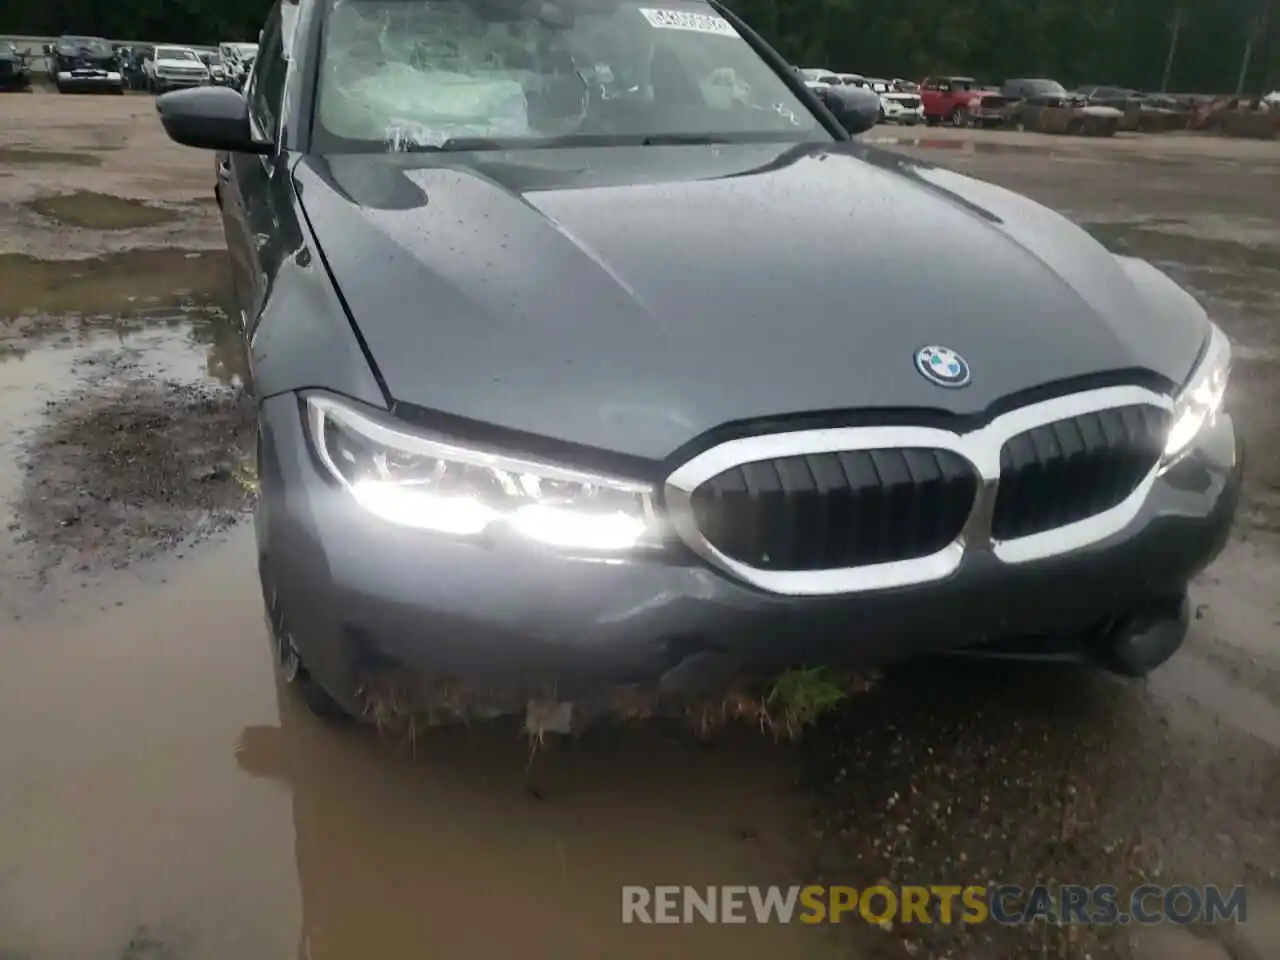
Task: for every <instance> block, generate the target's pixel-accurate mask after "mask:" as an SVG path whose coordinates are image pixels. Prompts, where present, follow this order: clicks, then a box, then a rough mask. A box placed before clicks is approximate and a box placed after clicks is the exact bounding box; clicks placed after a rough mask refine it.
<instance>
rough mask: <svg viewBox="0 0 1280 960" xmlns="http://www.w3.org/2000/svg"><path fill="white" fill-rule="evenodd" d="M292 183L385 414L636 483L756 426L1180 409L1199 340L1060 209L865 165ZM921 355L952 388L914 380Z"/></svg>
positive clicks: (640, 166)
mask: <svg viewBox="0 0 1280 960" xmlns="http://www.w3.org/2000/svg"><path fill="white" fill-rule="evenodd" d="M294 182H295V184H296V186H297V189H298V191H299V196H300V200H301V203H302V207H303V209H304V212H305V215H306V216H307V219H308V220H309V222H310V224H311V226H312V229H313V230H314V233H315V236H316V238H317V241H318V244H319V247H320V249H321V252H322V255H323V257H324V259H325V262H326V263H327V266H328V268H329V270H330V273H331V275H332V277H333V278H334V280H335V282H336V284H337V285H338V287H339V288H340V290H341V292H342V295H343V297H344V299H345V301H346V303H347V305H348V307H349V309H350V310H351V312H352V314H353V317H354V319H355V322H356V324H357V326H358V327H359V329H360V332H361V334H362V336H363V338H364V340H365V342H366V344H367V346H368V348H369V350H370V352H371V354H372V356H373V358H374V361H375V363H376V364H377V366H378V368H379V371H380V373H381V375H382V377H383V379H384V381H385V383H386V386H387V389H388V391H389V392H390V394H391V395H392V396H393V397H394V398H395V399H396V400H397V401H399V402H402V403H406V404H411V405H414V406H417V407H422V408H427V409H429V410H431V411H436V412H440V413H444V414H452V415H455V416H458V417H464V418H468V419H471V420H476V421H482V422H485V423H487V424H491V425H494V426H498V427H504V428H508V429H510V430H515V431H522V432H527V433H531V434H537V435H540V436H544V437H547V438H552V439H556V440H561V441H567V442H571V443H576V444H583V445H587V446H592V447H597V448H601V449H608V450H612V451H615V452H618V453H625V454H630V455H634V456H638V457H646V458H651V459H661V458H663V457H665V456H667V455H668V454H670V453H671V452H672V451H673V450H675V449H676V448H677V447H679V446H681V445H682V444H684V443H686V442H688V441H690V440H691V439H692V438H695V437H697V436H698V435H700V434H702V433H704V432H705V431H708V430H710V429H712V428H714V427H717V426H720V425H724V424H727V423H730V422H733V421H742V420H750V419H755V418H773V417H779V416H783V415H788V414H799V413H806V412H816V411H824V412H835V411H850V410H868V409H882V410H888V409H898V410H900V409H903V408H910V409H913V410H916V411H935V412H943V413H950V414H960V415H980V414H983V413H984V412H986V411H989V410H990V408H992V407H993V405H996V404H998V403H1000V402H1002V401H1003V402H1006V403H1007V402H1010V399H1011V396H1012V395H1014V394H1019V393H1024V392H1025V391H1029V390H1033V389H1036V388H1042V387H1044V386H1045V385H1055V384H1056V385H1058V388H1059V389H1068V388H1069V387H1070V386H1071V383H1070V382H1071V381H1075V383H1076V384H1079V383H1080V382H1081V381H1080V380H1079V378H1082V377H1089V376H1092V375H1102V376H1104V377H1105V376H1106V375H1119V376H1124V377H1133V376H1136V377H1139V378H1146V379H1149V380H1154V381H1158V382H1160V383H1162V384H1164V383H1168V384H1170V385H1172V384H1173V383H1178V382H1181V381H1182V380H1183V379H1184V378H1185V376H1186V375H1187V374H1188V372H1189V370H1190V367H1191V364H1192V363H1193V361H1194V359H1195V356H1196V354H1197V352H1198V350H1199V348H1200V346H1201V344H1202V342H1203V337H1204V332H1205V329H1204V317H1203V313H1202V312H1199V311H1196V310H1194V309H1191V310H1184V311H1181V312H1174V313H1170V311H1168V310H1163V311H1160V312H1157V311H1156V310H1155V309H1154V308H1153V306H1152V305H1151V304H1150V303H1149V302H1148V301H1147V300H1146V299H1145V298H1144V297H1143V296H1142V295H1141V293H1140V291H1139V289H1138V288H1137V287H1136V286H1135V285H1134V281H1133V280H1131V279H1130V273H1129V272H1128V271H1126V270H1125V269H1124V267H1123V266H1122V264H1121V262H1120V261H1119V260H1117V259H1116V258H1115V257H1113V256H1112V255H1111V254H1110V253H1108V251H1107V250H1106V249H1104V248H1103V247H1102V246H1101V245H1099V244H1098V243H1097V242H1095V241H1094V240H1093V238H1091V237H1090V236H1089V235H1088V234H1086V233H1085V232H1083V231H1082V230H1080V229H1079V228H1077V227H1075V226H1074V225H1072V224H1071V223H1069V222H1068V221H1067V220H1065V219H1064V218H1062V217H1060V216H1058V215H1057V214H1055V213H1053V212H1051V211H1050V210H1048V209H1046V208H1044V207H1041V206H1039V205H1037V204H1035V203H1032V202H1031V201H1029V200H1026V199H1025V198H1022V197H1019V196H1018V195H1016V194H1013V193H1010V192H1009V191H1006V190H1003V189H1001V188H999V187H996V186H993V185H991V184H987V183H983V182H981V181H977V180H973V179H970V178H968V177H964V176H961V175H959V174H956V173H953V172H951V171H948V170H945V169H942V168H938V167H932V166H928V165H926V164H921V163H917V162H915V161H912V160H908V159H906V158H904V157H901V156H898V155H895V154H891V153H887V152H884V151H878V150H874V149H872V148H869V147H867V146H865V145H861V144H857V143H841V144H832V145H830V146H825V147H790V148H788V147H781V146H777V145H741V146H740V145H733V146H724V147H679V146H676V147H634V148H632V147H607V148H605V147H602V148H576V149H571V150H570V149H565V150H558V149H557V150H530V151H523V152H492V153H489V152H485V153H477V154H470V155H465V156H464V155H460V154H412V155H410V154H399V155H395V154H393V155H373V156H370V155H358V156H334V157H329V158H325V157H319V156H312V157H307V158H304V159H303V160H302V161H301V162H299V163H298V164H297V165H296V166H295V168H294ZM930 344H937V345H942V346H946V347H950V348H952V349H954V350H956V351H958V352H959V353H960V354H961V355H963V356H964V357H965V358H966V359H967V360H968V362H969V364H970V367H971V370H972V381H971V382H970V383H969V384H968V385H967V386H966V387H964V388H962V389H944V388H941V387H938V386H936V385H934V384H933V383H931V382H930V381H928V380H926V379H925V378H924V377H923V376H921V375H920V374H919V373H918V372H917V371H916V369H915V366H914V358H915V354H916V351H917V350H919V349H920V348H921V347H922V346H925V345H930ZM1051 389H1052V387H1051Z"/></svg>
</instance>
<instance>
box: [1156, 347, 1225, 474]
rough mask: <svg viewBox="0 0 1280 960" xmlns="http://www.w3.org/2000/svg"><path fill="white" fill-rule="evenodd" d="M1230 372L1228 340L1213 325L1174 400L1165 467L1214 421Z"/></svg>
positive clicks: (1185, 450)
mask: <svg viewBox="0 0 1280 960" xmlns="http://www.w3.org/2000/svg"><path fill="white" fill-rule="evenodd" d="M1230 373H1231V341H1230V340H1228V339H1227V335H1226V334H1225V333H1223V332H1222V331H1221V330H1220V329H1218V327H1217V326H1214V327H1213V329H1212V331H1211V332H1210V334H1209V346H1208V347H1207V348H1206V349H1205V352H1204V355H1203V356H1202V357H1201V358H1200V362H1199V363H1198V364H1196V368H1195V370H1194V371H1193V372H1192V374H1191V378H1190V379H1189V380H1188V381H1187V383H1186V386H1185V387H1183V389H1182V392H1181V393H1180V394H1179V395H1178V397H1177V400H1176V401H1175V403H1174V408H1173V419H1172V421H1171V425H1170V427H1169V435H1168V439H1167V440H1166V441H1165V447H1164V459H1163V465H1164V466H1165V467H1169V466H1171V465H1173V464H1174V463H1175V462H1177V460H1178V459H1179V458H1181V457H1182V456H1183V455H1184V454H1185V453H1186V452H1187V451H1188V450H1189V449H1190V448H1191V444H1192V443H1193V442H1194V441H1195V439H1196V437H1198V436H1199V435H1200V431H1201V430H1203V429H1205V427H1208V426H1212V425H1213V423H1214V422H1215V421H1216V420H1217V418H1218V411H1220V410H1221V409H1222V398H1223V396H1224V395H1225V394H1226V392H1227V378H1228V377H1229V376H1230Z"/></svg>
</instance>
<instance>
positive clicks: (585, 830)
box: [0, 530, 839, 960]
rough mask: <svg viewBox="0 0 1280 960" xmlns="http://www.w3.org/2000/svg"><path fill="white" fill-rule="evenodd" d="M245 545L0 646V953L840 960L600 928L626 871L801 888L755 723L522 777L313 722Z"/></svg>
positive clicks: (463, 748)
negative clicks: (150, 945) (279, 674)
mask: <svg viewBox="0 0 1280 960" xmlns="http://www.w3.org/2000/svg"><path fill="white" fill-rule="evenodd" d="M252 557H253V545H252V536H251V534H250V533H249V531H248V530H240V531H237V532H236V533H235V534H234V535H233V536H231V537H230V538H228V539H226V540H224V541H222V542H219V543H218V544H216V545H213V546H211V547H207V548H206V549H205V550H204V551H203V552H202V553H201V555H200V557H198V558H194V559H190V560H189V561H188V562H187V563H185V564H183V565H180V566H177V567H175V569H174V571H173V573H172V574H171V576H170V577H169V578H168V583H167V584H165V585H164V586H163V587H155V588H148V589H145V590H138V589H133V590H131V591H129V593H128V594H127V595H125V594H122V595H121V597H122V599H124V600H125V601H126V602H124V604H123V605H122V606H116V605H115V604H114V603H113V602H111V601H110V599H109V598H110V596H111V594H105V595H104V597H105V598H106V601H107V602H105V603H103V604H101V605H97V606H95V607H94V612H93V613H92V614H91V615H87V616H86V615H83V613H82V615H81V617H80V618H79V619H76V618H75V617H73V616H70V615H69V616H67V617H62V618H59V619H58V620H57V621H55V622H51V623H49V624H47V625H36V626H30V627H27V628H26V629H25V630H24V631H23V633H22V634H21V635H12V636H10V637H9V638H7V639H8V643H7V646H8V649H7V650H6V660H5V663H6V668H5V670H4V671H2V672H0V729H9V730H16V729H24V730H28V731H32V735H31V736H30V737H22V738H17V739H14V738H6V739H5V741H4V743H3V746H0V809H3V810H4V816H3V817H0V850H4V851H5V853H4V862H5V866H6V870H5V871H4V872H3V873H0V955H4V956H6V957H8V956H11V955H12V956H20V957H23V958H24V960H46V958H48V960H55V958H56V960H81V958H83V960H99V958H103V957H118V956H132V955H131V954H128V953H127V950H126V947H127V944H128V943H129V942H130V940H139V939H148V940H150V941H152V942H154V943H157V944H162V945H164V952H159V953H156V954H155V955H156V956H163V957H166V958H168V957H172V958H175V960H196V958H210V960H214V958H217V960H225V958H227V957H263V958H271V957H276V958H284V957H294V956H306V957H310V958H312V960H359V958H366V957H377V956H410V955H413V954H416V953H419V952H424V951H425V952H428V953H431V954H437V953H438V954H439V955H442V956H447V957H497V956H515V957H530V958H541V957H546V958H548V960H572V958H578V957H583V958H585V957H591V958H600V957H609V958H624V960H625V958H628V957H635V958H638V960H640V958H643V960H652V958H653V957H657V956H661V957H671V958H677V957H690V958H694V957H697V958H706V957H712V956H725V957H728V956H736V957H761V958H766V957H767V958H770V960H778V958H789V957H796V958H825V957H829V956H830V957H834V956H837V955H839V954H838V953H837V952H836V949H835V948H836V946H837V944H836V940H835V937H834V935H833V934H832V932H831V931H830V930H821V929H814V928H807V927H803V926H802V925H792V926H789V927H782V926H757V925H755V924H751V925H750V926H746V927H733V926H720V927H713V926H706V925H703V926H700V927H689V928H683V927H682V928H670V927H667V928H663V927H650V928H635V927H623V926H622V924H621V922H620V903H621V894H620V888H621V886H622V885H624V884H659V883H677V884H713V883H753V882H759V883H789V882H791V881H792V880H799V879H801V878H802V877H803V876H804V874H805V870H806V867H807V866H808V864H807V863H806V862H805V861H804V860H803V859H802V851H803V849H804V847H803V844H802V843H801V842H800V841H801V838H799V837H797V836H796V835H795V833H794V831H795V830H796V825H797V824H798V823H802V822H803V816H802V814H803V809H802V808H801V806H800V802H799V801H798V799H797V798H796V797H795V796H794V795H793V794H791V792H790V790H789V783H788V765H787V763H786V762H785V760H784V758H783V757H780V756H779V754H778V752H777V750H776V749H774V748H773V747H771V746H770V745H768V744H767V743H765V742H764V741H762V740H761V739H760V738H759V737H758V735H757V736H750V735H746V736H744V737H742V738H741V739H738V738H735V737H728V738H726V739H724V740H722V741H721V742H720V743H719V744H718V745H717V746H716V747H715V748H712V749H706V748H700V747H698V746H695V745H694V744H692V743H691V742H689V741H688V740H687V739H682V740H667V739H664V738H663V737H662V736H660V735H658V734H656V733H654V734H647V733H640V732H636V733H629V732H627V733H623V732H618V733H605V734H601V735H599V736H597V737H594V738H591V737H589V738H587V739H584V740H581V741H577V742H574V743H572V744H566V743H562V742H557V743H556V744H555V745H553V746H552V748H551V749H550V750H549V751H548V752H546V753H544V754H541V755H539V756H538V757H537V758H535V761H534V764H533V767H532V770H531V771H530V772H529V774H528V778H529V779H526V772H525V770H526V762H527V757H528V750H527V747H526V745H525V743H524V741H523V740H521V739H519V738H518V737H516V736H510V737H506V736H499V735H496V734H493V733H490V732H481V731H477V732H471V731H467V730H455V731H451V732H444V733H441V734H439V735H435V736H421V737H419V739H418V741H417V744H416V748H415V751H414V755H410V754H409V752H408V751H407V749H397V748H396V747H395V745H392V744H386V743H381V744H380V743H379V742H378V740H377V739H376V736H375V735H374V734H373V733H372V732H370V731H368V730H367V729H358V730H348V731H343V730H335V729H333V728H329V727H326V726H324V725H322V724H321V722H320V721H317V720H315V719H314V718H312V717H311V716H310V715H309V714H307V713H305V712H304V709H303V708H301V707H300V706H299V705H298V704H297V702H296V701H295V699H294V698H293V697H292V696H291V695H289V691H287V690H285V691H282V694H283V695H278V693H277V689H276V686H275V683H274V681H273V674H272V670H271V664H270V658H269V655H268V648H267V640H266V636H265V632H264V627H263V625H262V617H261V612H260V611H261V599H260V595H259V588H258V584H257V582H256V572H255V569H254V565H253V563H252ZM87 605H88V604H84V606H87ZM101 606H105V608H106V609H105V610H101V609H99V607H101ZM33 690H56V691H57V696H56V697H45V696H39V697H34V698H33V697H31V696H30V692H31V691H33ZM620 758H625V762H620ZM530 782H533V783H536V785H537V794H538V796H540V797H541V799H537V798H535V797H534V796H532V795H531V793H530V791H529V790H528V789H527V787H528V784H529V783H530ZM73 784H74V789H72V788H71V787H72V785H73ZM141 956H147V957H150V956H151V954H142V955H141Z"/></svg>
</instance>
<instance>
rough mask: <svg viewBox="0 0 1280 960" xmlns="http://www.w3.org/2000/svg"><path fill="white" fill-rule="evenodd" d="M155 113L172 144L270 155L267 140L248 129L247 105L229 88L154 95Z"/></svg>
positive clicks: (242, 96)
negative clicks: (257, 138) (254, 136)
mask: <svg viewBox="0 0 1280 960" xmlns="http://www.w3.org/2000/svg"><path fill="white" fill-rule="evenodd" d="M156 113H158V114H159V115H160V123H161V124H162V125H163V126H164V131H165V133H167V134H169V138H170V139H171V140H173V141H174V142H175V143H180V144H182V145H183V146H184V147H196V148H197V149H200V150H224V151H226V152H228V153H254V154H258V155H260V156H265V155H267V154H270V153H271V152H272V151H273V150H274V149H275V148H274V146H273V145H272V144H270V143H265V142H263V141H261V140H255V139H254V138H253V134H252V133H251V132H250V129H249V104H248V101H246V100H245V98H244V95H243V94H242V93H240V92H239V91H237V90H232V89H230V88H229V87H193V88H191V89H190V90H175V91H173V92H172V93H166V94H163V95H161V96H159V97H157V98H156Z"/></svg>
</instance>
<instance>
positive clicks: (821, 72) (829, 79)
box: [796, 67, 844, 89]
mask: <svg viewBox="0 0 1280 960" xmlns="http://www.w3.org/2000/svg"><path fill="white" fill-rule="evenodd" d="M796 71H797V72H798V73H799V74H800V76H801V78H802V79H803V80H804V83H805V86H807V87H809V88H810V89H817V88H819V87H839V86H843V85H844V81H843V80H841V79H840V74H838V73H836V72H835V71H834V70H826V69H823V68H821V67H797V68H796Z"/></svg>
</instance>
